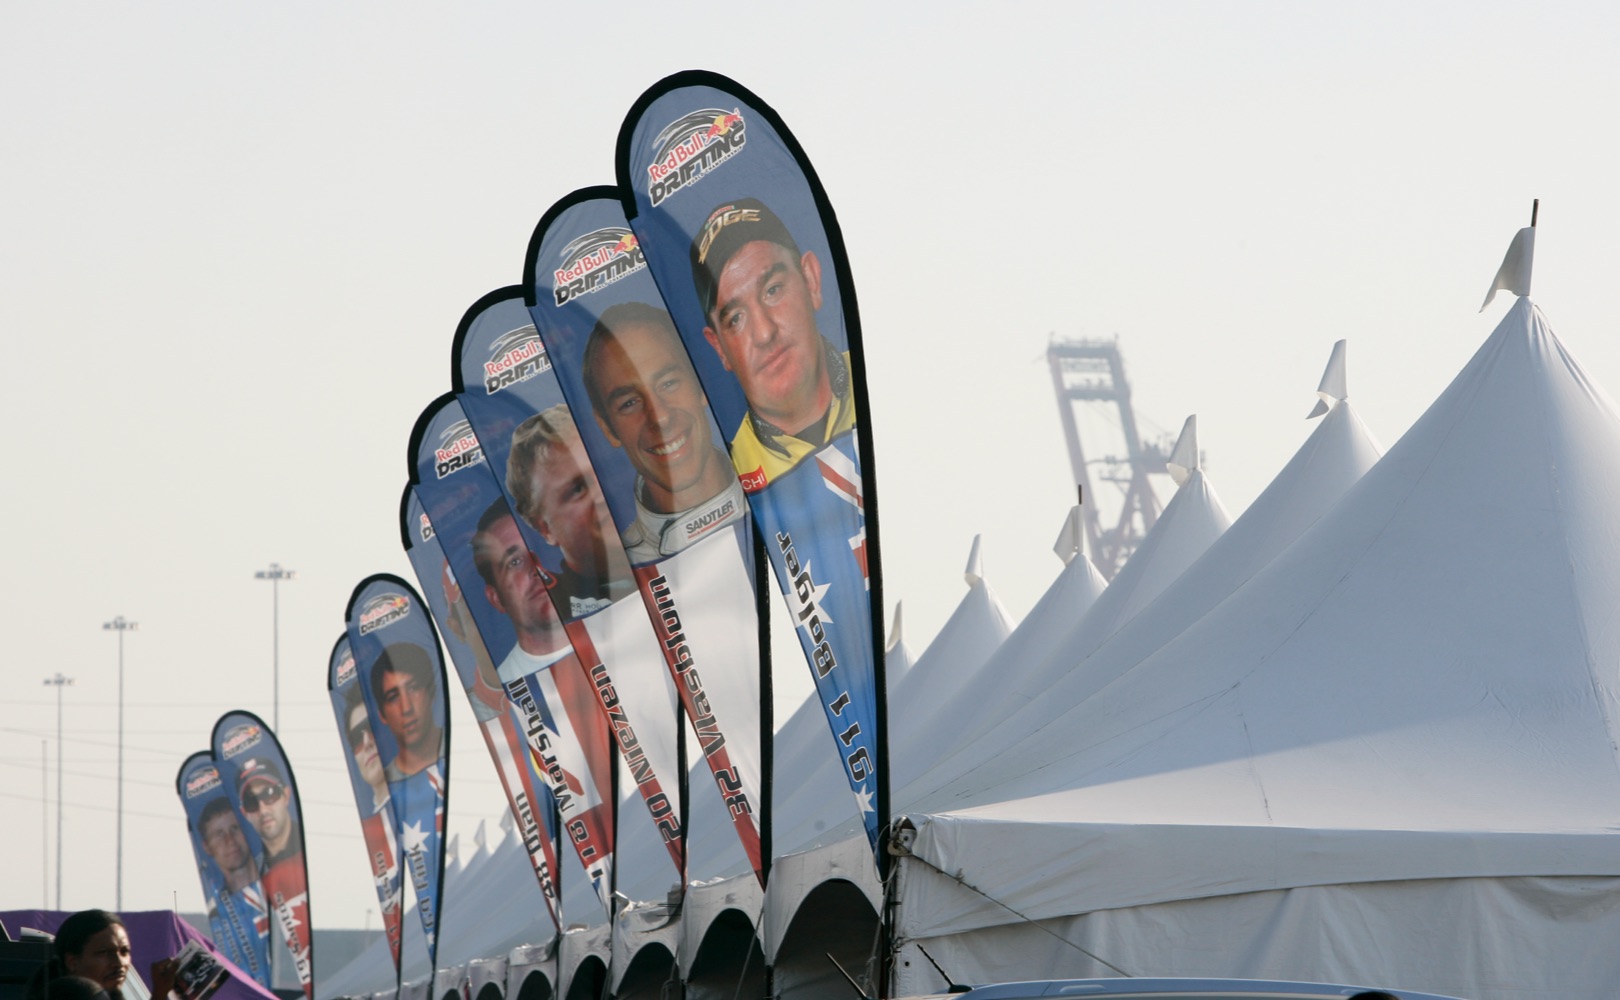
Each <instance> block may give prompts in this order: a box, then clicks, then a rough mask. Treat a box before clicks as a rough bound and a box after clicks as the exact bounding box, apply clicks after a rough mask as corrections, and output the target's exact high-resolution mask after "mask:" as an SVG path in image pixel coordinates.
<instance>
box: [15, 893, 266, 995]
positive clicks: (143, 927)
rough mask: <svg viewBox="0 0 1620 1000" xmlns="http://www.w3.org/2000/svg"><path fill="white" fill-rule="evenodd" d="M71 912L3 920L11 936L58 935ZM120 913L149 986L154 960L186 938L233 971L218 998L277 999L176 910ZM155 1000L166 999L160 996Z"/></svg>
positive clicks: (29, 913)
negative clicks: (27, 932)
mask: <svg viewBox="0 0 1620 1000" xmlns="http://www.w3.org/2000/svg"><path fill="white" fill-rule="evenodd" d="M72 915H73V912H72V911H68V910H3V911H0V923H3V924H5V927H6V930H8V931H10V932H11V936H12V937H17V936H19V935H20V933H21V931H22V929H23V928H24V927H31V928H33V929H34V930H38V931H45V932H47V933H50V934H55V933H56V929H57V928H58V927H60V926H61V925H62V921H64V920H66V919H67V918H68V917H71V916H72ZM118 916H119V918H120V919H121V920H123V921H124V926H125V927H126V928H128V929H129V946H130V952H131V955H130V962H131V965H132V966H133V967H134V969H135V971H137V972H139V973H140V974H141V979H142V980H143V981H145V982H146V984H147V986H151V984H152V963H153V962H156V961H158V960H160V959H164V958H173V957H174V956H175V954H176V953H178V952H179V951H180V949H181V948H183V947H185V944H186V942H187V941H201V942H202V943H203V944H204V945H206V946H207V947H208V950H209V951H210V952H212V953H213V955H214V957H215V958H217V959H218V960H219V962H220V964H221V965H223V966H225V967H226V968H227V969H229V970H230V972H231V979H230V982H228V983H226V984H225V985H224V986H221V987H220V988H219V992H217V993H215V994H214V997H215V998H216V1000H276V995H275V994H274V993H271V992H270V991H268V990H266V989H264V988H263V987H262V986H260V985H259V984H258V983H256V982H254V981H253V977H252V976H250V975H248V974H247V973H245V972H243V971H242V970H241V969H238V968H237V967H236V966H234V965H232V964H231V961H230V959H228V958H226V957H225V956H224V955H221V954H220V953H219V952H218V951H217V950H216V949H215V948H214V942H212V941H210V940H209V939H208V937H207V936H206V935H204V934H202V933H201V932H199V931H198V930H197V929H196V928H195V927H193V926H191V925H190V924H188V923H186V922H185V921H184V920H181V919H180V915H179V914H177V913H175V912H174V911H173V910H142V911H139V912H134V913H120V914H119V915H118ZM154 1000H163V998H162V997H157V998H154Z"/></svg>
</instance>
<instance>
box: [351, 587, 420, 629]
mask: <svg viewBox="0 0 1620 1000" xmlns="http://www.w3.org/2000/svg"><path fill="white" fill-rule="evenodd" d="M410 613H411V602H410V601H409V600H408V599H407V598H406V597H405V595H404V594H382V595H380V596H378V597H373V598H372V599H371V600H369V601H367V602H366V606H365V608H364V609H363V610H361V612H360V634H361V635H368V634H370V633H372V632H375V631H377V630H378V629H380V628H387V627H388V626H390V625H392V624H394V623H395V622H397V621H399V620H400V619H401V618H404V617H405V616H406V615H408V614H410Z"/></svg>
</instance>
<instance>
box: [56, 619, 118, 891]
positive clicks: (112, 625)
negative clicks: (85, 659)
mask: <svg viewBox="0 0 1620 1000" xmlns="http://www.w3.org/2000/svg"><path fill="white" fill-rule="evenodd" d="M137 624H138V623H136V622H132V621H127V620H125V618H124V616H123V615H119V616H118V617H117V618H114V619H113V620H112V621H110V622H102V623H101V627H102V628H103V629H105V630H106V631H109V632H117V633H118V867H117V869H116V871H117V888H116V889H115V891H114V893H113V899H114V901H115V905H116V906H117V907H118V912H120V913H121V912H123V909H124V633H125V632H129V631H131V630H133V629H134V628H136V627H137ZM57 863H58V864H60V863H61V859H60V858H58V859H57Z"/></svg>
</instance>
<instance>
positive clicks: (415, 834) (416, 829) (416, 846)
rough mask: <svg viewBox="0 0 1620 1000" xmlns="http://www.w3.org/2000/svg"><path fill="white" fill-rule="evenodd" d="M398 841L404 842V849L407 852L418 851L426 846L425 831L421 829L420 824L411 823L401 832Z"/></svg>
mask: <svg viewBox="0 0 1620 1000" xmlns="http://www.w3.org/2000/svg"><path fill="white" fill-rule="evenodd" d="M400 839H401V840H403V841H404V842H405V849H406V850H407V851H420V850H421V849H422V848H423V847H425V846H427V839H428V835H427V833H426V831H424V830H423V829H422V824H421V823H420V822H417V823H412V824H411V825H410V826H407V827H406V828H405V829H403V830H401V831H400Z"/></svg>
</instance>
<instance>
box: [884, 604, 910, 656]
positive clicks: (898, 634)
mask: <svg viewBox="0 0 1620 1000" xmlns="http://www.w3.org/2000/svg"><path fill="white" fill-rule="evenodd" d="M904 603H905V602H903V601H895V602H894V617H893V618H891V619H890V620H889V642H888V644H887V645H886V646H884V647H883V648H884V651H885V652H888V651H892V650H893V649H894V648H895V647H896V646H898V645H900V643H902V642H904V641H905V637H904V635H903V633H902V631H901V628H900V609H901V607H902V606H903V605H904Z"/></svg>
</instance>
